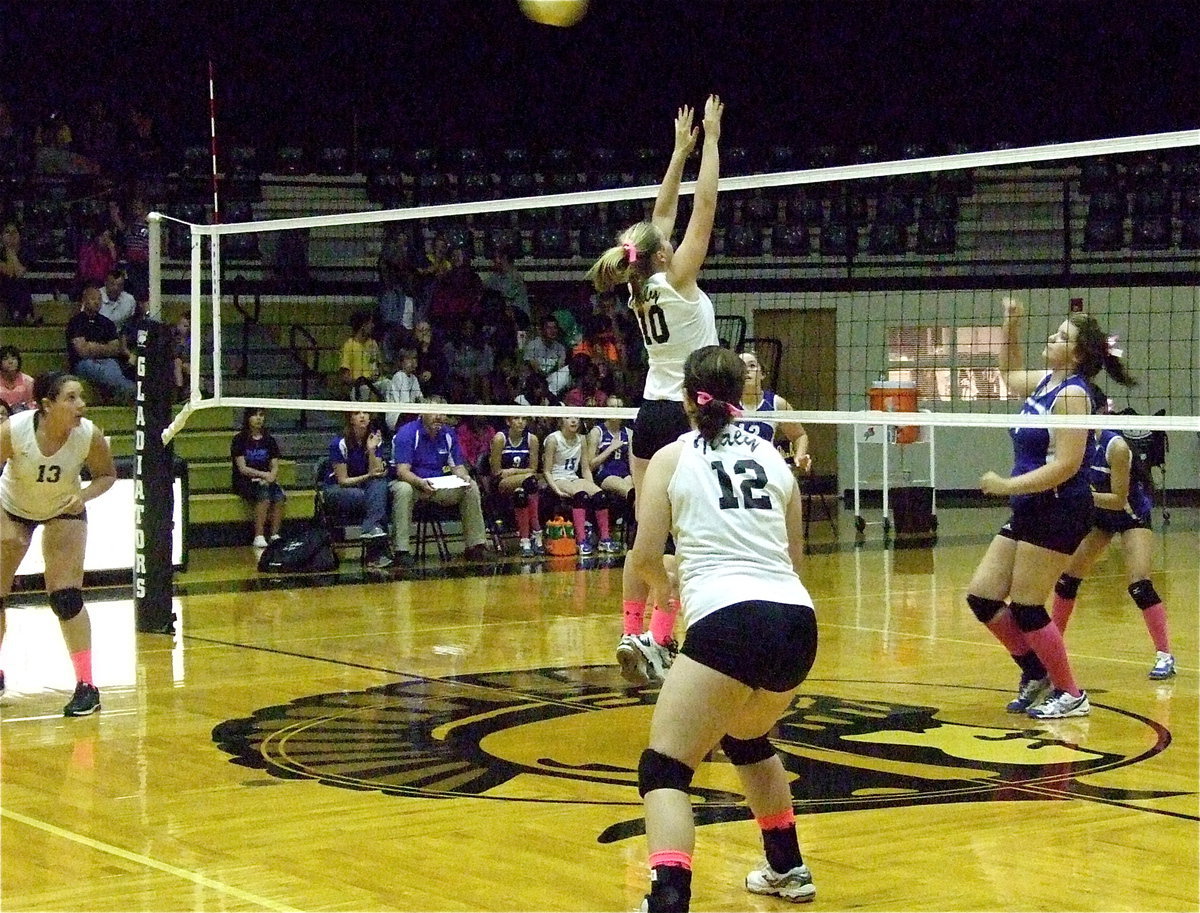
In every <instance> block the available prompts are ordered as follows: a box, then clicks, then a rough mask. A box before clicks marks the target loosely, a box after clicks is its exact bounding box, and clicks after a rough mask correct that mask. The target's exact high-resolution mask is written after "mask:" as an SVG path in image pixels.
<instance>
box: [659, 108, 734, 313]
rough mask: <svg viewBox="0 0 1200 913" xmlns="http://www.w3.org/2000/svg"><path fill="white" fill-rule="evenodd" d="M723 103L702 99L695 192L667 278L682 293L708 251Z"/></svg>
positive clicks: (692, 288) (693, 286)
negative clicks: (690, 210)
mask: <svg viewBox="0 0 1200 913" xmlns="http://www.w3.org/2000/svg"><path fill="white" fill-rule="evenodd" d="M724 113H725V106H724V105H723V104H721V99H720V98H719V97H718V96H716V95H710V96H708V101H706V102H705V103H704V145H703V146H702V147H701V149H700V174H699V175H698V176H697V178H696V195H695V198H694V199H693V201H692V216H691V218H690V219H688V227H687V231H686V232H685V233H684V236H683V240H682V241H681V242H680V243H679V247H678V248H677V249H676V251H675V255H674V256H673V257H672V258H671V265H670V266H669V267H668V269H667V280H668V281H669V282H670V283H671V287H672V288H674V289H675V290H676V291H677V292H679V293H680V294H681V295H684V296H685V297H691V295H692V294H693V293H694V292H695V289H696V277H697V276H698V275H700V267H701V266H703V265H704V258H705V256H706V255H707V254H708V244H709V240H710V239H711V237H712V228H713V221H714V219H715V218H716V215H717V179H718V178H719V177H720V172H721V156H720V153H719V151H718V146H719V143H720V140H721V115H722V114H724Z"/></svg>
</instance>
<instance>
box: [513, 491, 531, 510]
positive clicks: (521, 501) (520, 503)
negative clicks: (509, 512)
mask: <svg viewBox="0 0 1200 913" xmlns="http://www.w3.org/2000/svg"><path fill="white" fill-rule="evenodd" d="M512 502H513V507H528V506H529V492H527V491H526V490H525V489H524V488H514V489H513V493H512Z"/></svg>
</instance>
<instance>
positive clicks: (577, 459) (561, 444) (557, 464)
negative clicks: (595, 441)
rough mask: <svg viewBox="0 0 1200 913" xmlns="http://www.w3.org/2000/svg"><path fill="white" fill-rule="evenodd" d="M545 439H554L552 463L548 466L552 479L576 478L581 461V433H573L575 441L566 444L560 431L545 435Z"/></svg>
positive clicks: (578, 474)
mask: <svg viewBox="0 0 1200 913" xmlns="http://www.w3.org/2000/svg"><path fill="white" fill-rule="evenodd" d="M546 441H547V442H549V441H554V465H553V466H551V467H550V478H552V479H578V478H580V473H579V466H580V464H581V463H582V461H583V435H582V434H578V433H577V434H576V435H575V443H574V444H568V443H567V439H566V437H564V436H563V433H562V432H561V431H555V432H553V433H552V434H548V435H546Z"/></svg>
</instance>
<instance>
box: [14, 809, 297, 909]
mask: <svg viewBox="0 0 1200 913" xmlns="http://www.w3.org/2000/svg"><path fill="white" fill-rule="evenodd" d="M0 816H2V817H5V818H9V819H11V820H13V821H16V822H18V823H20V824H25V825H28V826H29V827H33V828H37V829H38V830H40V831H45V832H46V833H48V834H53V835H54V836H55V837H61V838H63V839H64V840H70V841H72V842H74V843H78V844H81V845H83V846H86V847H89V848H91V849H93V850H98V851H99V852H101V853H108V854H109V855H112V856H116V857H118V858H120V859H124V860H126V861H127V862H132V863H135V864H137V865H144V866H146V868H150V869H155V870H157V871H159V872H165V873H166V874H168V875H174V876H175V877H176V878H182V879H183V880H184V881H190V882H192V883H193V884H198V885H201V886H202V887H205V888H212V890H214V891H219V892H220V893H222V894H228V895H229V896H230V897H236V898H238V900H244V901H245V902H246V903H250V904H254V905H255V906H258V907H262V908H263V909H266V910H276V911H278V913H299V910H298V908H296V907H289V906H287V904H281V903H277V902H275V901H273V900H268V899H267V898H265V897H259V896H258V895H257V894H251V893H250V892H249V891H243V890H241V889H240V888H235V887H232V886H230V885H227V884H223V883H221V882H219V881H214V880H213V879H211V878H206V877H205V876H204V875H201V874H200V873H198V872H192V871H189V870H188V869H181V868H179V867H178V866H174V865H171V864H169V863H166V862H160V861H159V860H157V859H151V858H150V857H149V856H143V855H141V854H140V853H131V852H129V851H128V850H123V849H121V848H120V847H119V846H113V845H112V844H111V843H103V842H101V841H99V840H93V839H92V838H91V837H85V836H83V834H77V833H75V832H74V831H68V830H65V829H63V828H61V827H56V826H55V825H53V824H48V823H47V822H45V821H39V820H38V819H37V818H30V817H29V816H28V815H22V814H21V813H20V812H14V811H10V810H9V809H6V808H0Z"/></svg>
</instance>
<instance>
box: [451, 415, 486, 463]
mask: <svg viewBox="0 0 1200 913" xmlns="http://www.w3.org/2000/svg"><path fill="white" fill-rule="evenodd" d="M454 433H455V434H456V435H457V436H458V446H459V449H460V450H462V455H463V463H464V465H466V467H467V469H468V470H469V471H470V473H471V474H472V475H476V474H477V473H478V471H479V469H480V466H481V460H482V459H483V458H484V457H487V456H488V455H489V454H490V453H491V450H492V438H494V437H495V436H496V426H495V424H494V421H493V419H492V418H490V417H489V416H486V415H468V416H465V417H464V418H463V419H462V421H460V422H459V423H458V427H457V428H455V429H454ZM484 471H485V472H486V471H487V470H486V467H485V468H484Z"/></svg>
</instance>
